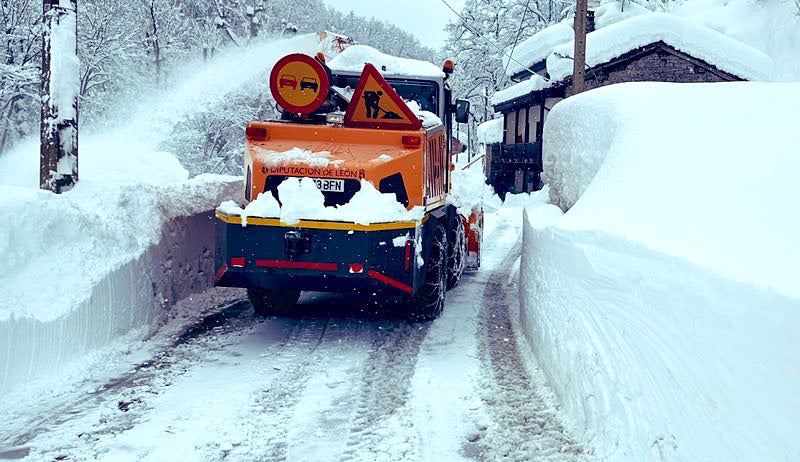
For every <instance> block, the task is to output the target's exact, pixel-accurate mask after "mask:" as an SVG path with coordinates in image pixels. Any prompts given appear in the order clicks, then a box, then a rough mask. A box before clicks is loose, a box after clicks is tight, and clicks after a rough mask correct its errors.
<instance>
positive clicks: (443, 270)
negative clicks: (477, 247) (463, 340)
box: [406, 224, 447, 321]
mask: <svg viewBox="0 0 800 462" xmlns="http://www.w3.org/2000/svg"><path fill="white" fill-rule="evenodd" d="M431 239H432V241H431V250H430V252H428V258H427V259H426V260H425V265H424V270H425V279H424V281H423V283H422V287H420V289H419V291H417V293H416V295H414V296H412V297H410V298H408V299H407V300H406V306H407V307H408V317H409V319H412V320H414V321H429V320H432V319H436V318H437V317H438V316H439V315H440V314H441V313H442V310H443V309H444V297H445V294H446V292H447V289H446V285H447V235H446V233H445V230H444V227H443V226H442V225H440V224H437V225H436V228H434V230H433V232H432V233H431Z"/></svg>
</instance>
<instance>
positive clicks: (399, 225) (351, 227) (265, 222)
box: [216, 211, 428, 231]
mask: <svg viewBox="0 0 800 462" xmlns="http://www.w3.org/2000/svg"><path fill="white" fill-rule="evenodd" d="M216 216H217V218H219V219H220V220H222V221H224V222H225V223H229V224H235V225H241V224H242V217H240V216H238V215H228V214H225V213H222V212H220V211H217V212H216ZM427 219H428V216H427V215H425V216H424V217H423V218H422V221H393V222H389V223H372V224H370V225H362V224H359V223H349V222H343V221H311V220H300V221H299V222H297V223H294V224H291V225H290V224H288V223H284V222H282V221H280V220H279V219H277V218H258V217H247V226H251V225H253V226H279V227H282V228H309V229H335V230H341V231H390V230H394V229H411V228H416V227H417V226H418V225H419V224H420V223H424V222H425V221H427Z"/></svg>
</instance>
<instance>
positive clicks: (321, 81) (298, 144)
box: [216, 54, 482, 320]
mask: <svg viewBox="0 0 800 462" xmlns="http://www.w3.org/2000/svg"><path fill="white" fill-rule="evenodd" d="M383 56H385V55H383ZM334 64H335V61H334V62H333V63H332V67H333V70H331V69H330V68H328V67H327V65H326V64H325V62H324V59H323V58H322V57H321V56H319V55H318V56H317V57H316V58H312V57H310V56H306V55H301V54H293V55H289V56H287V57H285V58H283V59H282V60H280V61H279V62H278V63H277V64H276V66H275V68H273V70H272V74H271V77H270V87H271V91H272V94H273V97H274V98H275V99H276V101H277V102H278V104H279V105H280V106H281V108H282V109H283V111H282V117H281V120H277V121H264V122H251V123H249V124H248V125H247V129H246V136H247V150H246V152H245V156H244V172H245V180H244V195H243V196H244V197H243V198H242V199H243V200H242V205H246V204H248V203H250V202H251V201H253V200H255V199H256V198H257V197H258V196H259V195H260V194H272V195H273V196H274V198H275V199H276V200H277V201H278V203H281V197H280V194H279V186H280V185H281V184H282V183H283V182H284V181H286V180H287V179H288V178H290V177H306V178H310V179H312V180H313V181H314V183H315V184H316V186H317V188H318V189H319V190H320V191H321V192H322V195H323V196H324V198H325V206H326V207H336V206H341V205H344V204H346V203H348V202H349V201H350V200H351V199H352V198H353V196H354V195H355V194H356V193H358V191H359V190H360V189H361V185H362V183H361V181H362V180H366V181H368V182H370V183H371V184H372V186H374V188H375V189H376V190H378V191H380V192H381V193H385V194H387V193H388V194H394V195H395V197H396V200H397V201H398V202H399V203H401V204H402V205H403V206H404V207H405V208H406V209H407V210H412V209H414V210H416V211H420V212H421V213H419V214H417V215H415V217H419V218H415V219H412V220H403V221H388V222H387V221H383V222H372V221H370V224H359V223H357V222H353V221H346V220H345V221H331V220H329V219H328V220H325V219H319V218H316V217H313V216H312V217H304V219H301V220H300V221H299V222H295V223H291V224H288V223H284V222H282V221H281V220H280V217H254V216H252V215H251V216H247V217H246V219H245V223H244V224H243V223H242V220H243V219H242V217H241V215H237V214H233V213H230V212H226V211H225V210H224V209H223V208H222V207H221V208H220V209H218V210H217V213H216V216H217V219H218V220H217V224H216V226H217V236H216V239H217V248H216V268H217V273H216V285H218V286H228V287H245V288H247V289H248V295H249V297H250V300H251V302H252V304H253V307H254V308H255V311H256V313H257V314H259V315H264V316H266V315H276V314H290V313H291V311H292V309H293V307H294V305H295V303H296V302H297V300H298V298H299V296H300V292H301V291H321V292H361V293H365V294H370V295H371V294H382V295H390V296H401V297H404V299H405V303H404V305H403V306H404V307H405V309H406V310H407V316H408V318H410V319H414V320H428V319H433V318H435V317H437V316H438V315H439V314H440V313H441V311H442V309H443V307H444V302H445V296H446V291H447V290H448V289H449V288H452V287H453V286H455V285H456V284H457V283H458V281H459V278H460V277H461V275H462V272H463V271H464V269H465V267H466V268H472V269H477V266H478V264H479V261H480V257H479V252H480V229H479V226H478V224H479V223H481V222H482V220H481V219H480V217H479V216H477V214H479V212H478V211H477V210H479V209H478V208H474V210H476V212H474V213H473V216H470V217H468V216H463V215H461V214H459V212H458V210H457V208H456V207H455V206H454V205H453V204H451V203H450V202H449V200H448V198H449V194H450V192H451V171H452V170H453V163H452V160H451V152H450V146H451V137H450V134H451V130H452V120H453V118H454V117H453V116H455V119H456V120H457V121H458V122H466V120H467V114H468V112H469V103H468V102H467V101H465V100H458V101H457V102H456V103H455V104H453V103H452V101H451V92H450V87H449V85H448V84H447V78H448V77H449V76H450V74H451V73H452V71H453V65H452V62H451V61H446V62H445V66H444V68H443V69H441V70H440V69H439V68H437V67H435V66H433V65H432V64H430V63H426V64H428V65H429V66H430V67H432V68H433V70H434V71H435V72H427V71H426V72H421V73H417V74H415V75H410V74H409V73H406V74H402V73H401V71H402V70H398V71H397V72H392V70H393V69H392V67H391V65H389V66H388V67H389V69H388V71H387V65H386V64H383V65H381V64H380V63H378V66H380V67H381V69H382V70H383V71H384V73H381V72H380V71H378V68H377V67H376V66H375V65H373V64H370V63H366V64H364V65H363V69H361V70H360V72H359V71H357V70H352V69H351V70H347V69H344V70H342V69H337V68H336V67H335V66H334ZM384 74H386V77H384ZM288 76H291V77H292V78H294V81H296V82H298V84H297V85H288V84H287V82H288V81H289V80H291V79H290V78H289V77H288ZM301 82H306V84H305V85H303V84H302V83H301ZM312 82H313V84H312ZM412 102H413V103H412ZM410 106H411V107H414V106H419V109H418V110H412V109H411V108H410ZM296 148H299V149H301V150H304V151H308V152H311V153H325V156H326V162H324V163H321V164H320V163H315V162H309V161H308V160H307V159H303V158H302V156H301V157H298V156H291V155H286V154H287V153H290V152H292V151H293V150H294V151H295V152H296V151H297V149H296Z"/></svg>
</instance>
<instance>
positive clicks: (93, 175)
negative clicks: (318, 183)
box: [0, 35, 319, 391]
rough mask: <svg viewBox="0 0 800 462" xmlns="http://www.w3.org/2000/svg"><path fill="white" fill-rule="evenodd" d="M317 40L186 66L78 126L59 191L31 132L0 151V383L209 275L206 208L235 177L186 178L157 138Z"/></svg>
mask: <svg viewBox="0 0 800 462" xmlns="http://www.w3.org/2000/svg"><path fill="white" fill-rule="evenodd" d="M318 46H319V41H318V39H317V38H316V36H315V35H309V36H300V37H296V38H293V39H290V40H280V41H273V42H268V43H263V44H261V45H259V46H253V47H250V48H247V49H245V50H239V51H235V52H231V53H229V54H224V55H220V56H219V57H218V58H217V59H216V60H214V61H212V62H210V63H209V64H208V65H207V66H205V67H199V66H188V67H190V68H192V69H194V71H193V72H192V73H189V77H188V78H187V79H186V80H185V81H184V82H182V83H180V84H179V85H177V86H175V87H174V88H171V89H169V90H166V91H164V92H163V93H162V94H158V95H148V96H145V97H143V98H142V99H141V101H140V104H139V105H138V106H137V108H136V109H135V110H133V111H132V113H131V114H130V115H128V116H126V117H123V118H122V119H120V120H118V121H116V122H115V124H114V126H113V127H112V128H111V129H108V130H103V131H102V132H96V133H92V132H84V133H82V134H81V146H80V169H81V181H80V183H79V184H78V185H77V186H76V187H75V188H74V189H73V190H72V191H70V192H68V193H65V194H62V195H60V196H57V195H54V194H51V193H48V192H43V191H39V190H38V161H39V155H38V143H37V141H36V140H29V141H27V142H24V143H21V144H19V145H18V146H17V147H16V148H15V149H14V150H12V151H11V152H8V153H6V154H5V155H3V156H2V157H0V207H1V208H2V210H3V211H4V212H5V213H6V215H7V216H8V217H13V219H8V220H5V221H4V222H3V223H2V224H0V255H2V257H3V258H2V259H0V270H2V271H0V338H3V339H4V341H3V342H2V343H0V348H2V350H0V358H2V359H0V391H5V390H8V389H9V387H11V386H13V385H14V384H16V383H19V382H20V381H23V380H26V379H29V378H31V377H34V376H36V375H38V374H39V373H41V372H42V371H43V370H52V369H53V368H55V367H59V366H60V365H61V364H63V363H64V362H65V361H68V360H71V359H75V358H77V357H78V356H79V355H80V354H82V353H85V352H86V351H87V350H88V349H90V348H94V347H97V346H100V345H103V344H105V343H107V342H108V341H111V340H112V339H113V338H115V337H116V336H119V335H122V334H124V333H125V332H127V331H129V330H130V329H132V328H134V327H138V326H141V325H143V324H147V323H150V322H152V321H153V319H155V318H156V317H157V315H159V314H163V312H164V308H169V307H170V306H172V304H174V303H175V302H176V301H177V298H179V297H182V296H186V295H188V293H189V292H191V291H195V290H202V289H203V288H205V287H207V286H209V285H210V284H211V282H212V278H211V276H210V275H209V270H211V269H210V268H205V267H204V265H205V263H204V262H207V261H210V260H211V256H210V254H209V253H210V252H213V247H212V246H213V234H212V233H211V232H210V231H211V220H210V214H209V212H210V211H212V210H213V209H214V208H215V207H216V206H217V205H218V204H219V203H220V202H221V201H222V200H224V199H230V198H234V197H237V196H238V195H239V194H240V189H241V179H240V178H238V177H223V176H214V175H201V176H199V177H195V178H192V179H188V173H187V171H186V169H185V168H183V167H182V166H181V165H180V164H179V163H178V161H177V160H176V159H175V157H174V156H173V155H172V154H170V153H165V152H161V151H159V149H158V146H159V145H160V144H161V143H162V142H163V141H164V140H165V139H166V138H167V137H169V136H170V133H171V131H172V129H173V127H174V126H175V123H176V122H177V121H179V120H181V118H182V117H184V116H185V115H186V114H191V113H192V112H194V111H202V110H206V109H207V108H209V107H212V106H213V104H215V103H216V102H218V101H220V100H221V99H222V98H224V97H225V95H226V94H227V93H229V92H230V91H232V90H235V89H236V88H238V87H239V86H240V85H242V84H244V83H246V82H247V81H249V80H251V79H253V78H256V77H257V76H259V75H262V74H263V76H264V79H265V80H266V76H267V75H268V69H269V66H271V65H272V64H273V63H274V62H275V61H277V60H278V59H280V57H282V56H283V55H285V54H287V53H290V52H297V51H301V52H306V53H313V52H315V51H316V49H317V47H318ZM265 91H266V88H265ZM182 217H185V218H182ZM192 217H196V218H197V220H195V221H193V219H192ZM202 217H208V218H207V219H205V220H203V219H202ZM178 219H180V220H178ZM175 220H178V221H175ZM189 223H191V225H189ZM185 252H189V253H191V252H199V254H197V255H189V254H185ZM204 252H205V255H203V253H204ZM173 264H174V265H175V266H174V267H171V265H173ZM164 265H166V267H164ZM211 273H213V271H211ZM165 274H166V275H169V276H168V277H165V276H164V275H165ZM212 275H213V274H212ZM12 333H13V335H12Z"/></svg>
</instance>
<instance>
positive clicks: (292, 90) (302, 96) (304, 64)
mask: <svg viewBox="0 0 800 462" xmlns="http://www.w3.org/2000/svg"><path fill="white" fill-rule="evenodd" d="M329 88H330V82H329V81H328V73H327V72H325V68H324V67H322V64H320V63H319V62H318V61H317V60H315V59H314V58H312V57H311V56H308V55H304V54H300V53H294V54H291V55H287V56H284V57H283V58H281V59H280V60H279V61H278V62H277V63H276V64H275V67H273V68H272V72H271V73H270V75H269V89H270V91H271V92H272V97H273V98H275V101H276V102H277V103H278V104H279V105H280V106H281V107H282V108H284V109H285V110H287V111H289V112H293V113H295V114H302V115H308V114H311V113H312V112H314V111H316V110H317V109H319V108H320V107H321V106H322V104H323V103H324V102H325V99H326V98H327V97H328V89H329Z"/></svg>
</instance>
